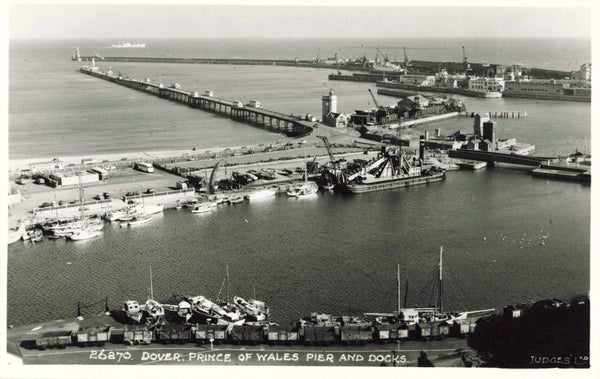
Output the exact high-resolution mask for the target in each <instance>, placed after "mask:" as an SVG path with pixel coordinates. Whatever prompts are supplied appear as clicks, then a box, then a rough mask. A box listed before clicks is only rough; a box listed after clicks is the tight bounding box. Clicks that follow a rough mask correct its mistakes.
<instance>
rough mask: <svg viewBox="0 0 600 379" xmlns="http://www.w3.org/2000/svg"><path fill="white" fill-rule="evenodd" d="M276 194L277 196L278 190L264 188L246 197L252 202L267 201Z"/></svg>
mask: <svg viewBox="0 0 600 379" xmlns="http://www.w3.org/2000/svg"><path fill="white" fill-rule="evenodd" d="M276 194H277V190H276V189H275V188H263V189H259V190H255V191H252V192H250V193H249V194H247V195H246V199H248V200H250V201H252V200H259V199H266V198H268V197H272V196H275V195H276Z"/></svg>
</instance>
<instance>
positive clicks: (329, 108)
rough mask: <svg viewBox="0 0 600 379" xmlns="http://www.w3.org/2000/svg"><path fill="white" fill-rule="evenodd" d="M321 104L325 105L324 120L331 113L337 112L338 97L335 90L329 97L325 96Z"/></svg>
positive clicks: (330, 92) (331, 90)
mask: <svg viewBox="0 0 600 379" xmlns="http://www.w3.org/2000/svg"><path fill="white" fill-rule="evenodd" d="M321 103H322V105H323V117H322V119H323V120H325V117H326V116H327V115H328V114H329V113H330V112H334V113H336V112H337V96H336V95H335V93H334V92H333V88H332V89H330V90H329V95H325V96H323V98H322V99H321Z"/></svg>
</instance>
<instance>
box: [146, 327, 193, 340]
mask: <svg viewBox="0 0 600 379" xmlns="http://www.w3.org/2000/svg"><path fill="white" fill-rule="evenodd" d="M155 333H156V341H157V342H160V343H162V344H168V343H178V344H184V343H187V342H191V341H192V326H191V325H185V324H184V325H177V324H176V325H161V326H160V328H158V329H157V330H156V331H155Z"/></svg>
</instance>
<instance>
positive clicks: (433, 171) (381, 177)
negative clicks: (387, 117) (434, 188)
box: [345, 147, 446, 193]
mask: <svg viewBox="0 0 600 379" xmlns="http://www.w3.org/2000/svg"><path fill="white" fill-rule="evenodd" d="M445 177H446V171H445V170H443V169H438V168H435V167H432V168H430V169H428V170H424V169H423V162H422V161H420V160H419V163H418V165H415V164H411V163H410V161H409V160H408V159H406V156H405V154H404V152H402V150H401V149H400V151H399V152H393V151H391V150H388V149H386V148H385V147H382V148H381V154H380V155H379V159H377V160H376V161H375V162H374V163H372V164H370V165H368V166H366V167H364V168H363V169H362V170H361V171H359V172H357V173H354V174H352V175H350V176H349V177H348V178H347V184H346V186H345V188H346V190H348V191H349V192H351V193H363V192H372V191H381V190H387V189H393V188H401V187H409V186H413V185H417V184H429V183H433V182H439V181H441V180H443V179H444V178H445Z"/></svg>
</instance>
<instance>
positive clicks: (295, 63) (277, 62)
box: [73, 56, 369, 71]
mask: <svg viewBox="0 0 600 379" xmlns="http://www.w3.org/2000/svg"><path fill="white" fill-rule="evenodd" d="M73 60H76V61H84V62H91V61H92V60H95V61H103V62H133V63H181V64H227V65H256V66H286V67H290V66H291V67H303V68H329V69H331V68H337V67H339V65H338V64H333V63H325V62H316V61H315V60H299V59H243V58H178V57H102V56H81V57H79V58H76V57H74V58H73ZM344 69H347V70H352V71H369V68H368V67H362V66H358V65H357V66H351V67H345V68H344Z"/></svg>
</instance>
